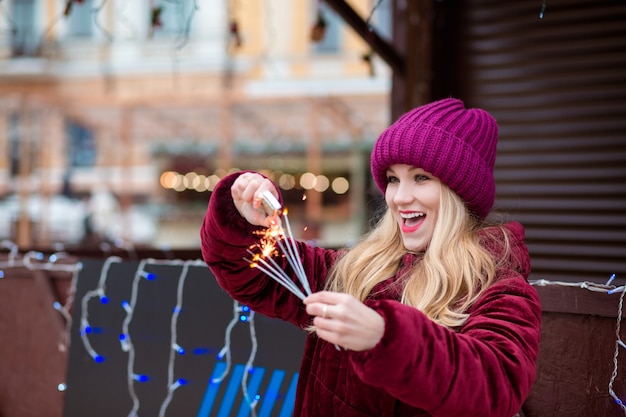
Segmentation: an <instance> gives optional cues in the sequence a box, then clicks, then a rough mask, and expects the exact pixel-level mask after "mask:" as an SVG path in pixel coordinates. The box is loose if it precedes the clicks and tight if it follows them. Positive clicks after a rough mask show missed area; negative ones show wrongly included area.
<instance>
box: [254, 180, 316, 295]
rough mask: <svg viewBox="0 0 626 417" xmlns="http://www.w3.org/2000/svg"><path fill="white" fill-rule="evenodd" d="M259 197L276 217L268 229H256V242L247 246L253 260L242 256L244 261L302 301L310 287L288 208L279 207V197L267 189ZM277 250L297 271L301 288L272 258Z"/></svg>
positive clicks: (267, 209) (295, 271)
mask: <svg viewBox="0 0 626 417" xmlns="http://www.w3.org/2000/svg"><path fill="white" fill-rule="evenodd" d="M262 197H263V203H264V207H265V209H266V211H268V213H267V214H268V215H270V216H274V217H276V218H275V219H272V221H271V225H270V226H269V227H268V228H267V229H265V230H263V231H260V232H257V233H258V234H259V235H260V239H259V243H257V244H254V245H252V247H251V248H250V249H248V253H249V254H250V255H252V259H247V258H244V260H245V261H247V262H248V263H249V264H250V267H251V268H257V269H259V270H260V271H261V272H263V273H265V274H266V275H267V276H269V277H270V278H272V279H273V280H275V281H276V282H278V283H279V284H280V285H282V286H283V287H285V288H287V289H288V290H289V291H291V292H292V293H293V294H294V295H296V296H297V297H298V298H300V299H301V300H304V299H305V298H306V296H307V295H310V294H311V288H310V286H309V280H308V279H307V277H306V273H305V272H304V266H303V265H302V259H301V258H300V254H299V252H298V247H297V245H296V241H295V239H294V238H293V233H292V231H291V225H290V224H289V217H288V216H287V209H286V208H283V207H281V205H280V203H279V202H278V200H277V199H276V198H275V197H274V195H273V194H271V193H270V192H269V191H265V192H264V193H263V194H262ZM281 209H282V212H281ZM278 216H282V220H283V221H284V223H285V226H286V228H283V227H282V225H281V222H280V221H279V219H278ZM253 249H257V251H258V252H255V251H253ZM279 250H280V251H279ZM280 253H282V256H284V257H285V258H286V259H287V262H288V263H289V265H290V266H291V268H292V269H293V271H294V273H295V274H296V277H297V278H298V281H299V283H300V286H301V287H302V288H300V287H298V285H297V284H296V283H295V282H294V281H293V280H292V279H291V277H290V276H289V275H287V273H286V272H285V271H284V269H283V268H282V267H281V266H280V265H279V264H278V263H277V262H276V261H275V260H274V257H275V256H278V255H279V254H280Z"/></svg>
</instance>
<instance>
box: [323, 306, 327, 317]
mask: <svg viewBox="0 0 626 417" xmlns="http://www.w3.org/2000/svg"><path fill="white" fill-rule="evenodd" d="M327 312H328V304H324V307H323V308H322V318H326V313H327Z"/></svg>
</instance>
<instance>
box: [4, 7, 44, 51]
mask: <svg viewBox="0 0 626 417" xmlns="http://www.w3.org/2000/svg"><path fill="white" fill-rule="evenodd" d="M11 19H12V20H13V24H14V27H13V31H12V35H11V50H12V52H13V56H34V55H36V54H37V48H38V46H39V40H40V36H39V35H37V33H36V30H35V0H13V1H12V2H11Z"/></svg>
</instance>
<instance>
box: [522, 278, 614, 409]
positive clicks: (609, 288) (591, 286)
mask: <svg viewBox="0 0 626 417" xmlns="http://www.w3.org/2000/svg"><path fill="white" fill-rule="evenodd" d="M614 279H615V274H612V275H611V277H610V278H609V279H608V281H607V282H606V284H596V283H595V282H589V281H583V282H563V281H548V280H545V279H540V280H535V281H529V282H530V284H531V285H535V286H540V287H545V286H548V285H555V286H561V287H578V288H582V289H586V290H588V291H592V292H603V293H606V294H608V295H612V294H615V293H618V292H619V293H620V297H619V303H618V307H617V309H618V310H617V324H616V325H615V351H614V353H613V372H612V373H611V378H610V380H609V387H608V391H609V395H610V396H611V397H612V398H613V399H614V400H615V402H616V403H617V405H619V407H620V408H621V409H622V411H623V412H624V413H625V414H626V405H625V404H624V402H623V401H622V400H621V399H620V398H619V397H618V396H617V394H615V391H614V390H613V383H614V382H615V379H616V378H617V370H618V365H619V364H618V357H619V351H620V348H624V349H626V343H624V341H623V340H622V339H621V335H620V333H621V331H620V330H621V322H622V310H623V306H624V295H625V294H626V285H621V286H619V287H616V286H614V285H612V282H613V280H614Z"/></svg>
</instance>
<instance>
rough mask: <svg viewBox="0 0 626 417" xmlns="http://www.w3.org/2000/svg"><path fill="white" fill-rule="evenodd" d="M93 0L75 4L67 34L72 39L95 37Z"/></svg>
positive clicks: (68, 20) (69, 19)
mask: <svg viewBox="0 0 626 417" xmlns="http://www.w3.org/2000/svg"><path fill="white" fill-rule="evenodd" d="M92 3H93V1H92V0H84V1H83V2H82V3H77V2H74V3H73V4H72V11H71V12H70V15H69V16H68V17H67V33H68V35H69V36H70V37H72V38H90V37H91V36H92V35H93V26H94V23H93V12H92Z"/></svg>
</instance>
